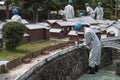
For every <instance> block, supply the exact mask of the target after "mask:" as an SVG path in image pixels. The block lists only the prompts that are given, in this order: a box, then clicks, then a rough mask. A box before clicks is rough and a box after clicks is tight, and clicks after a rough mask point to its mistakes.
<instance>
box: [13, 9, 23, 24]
mask: <svg viewBox="0 0 120 80" xmlns="http://www.w3.org/2000/svg"><path fill="white" fill-rule="evenodd" d="M12 13H13V14H14V15H13V16H12V17H11V21H17V22H21V20H22V18H21V16H20V15H18V13H19V11H18V9H16V8H14V9H13V10H12Z"/></svg>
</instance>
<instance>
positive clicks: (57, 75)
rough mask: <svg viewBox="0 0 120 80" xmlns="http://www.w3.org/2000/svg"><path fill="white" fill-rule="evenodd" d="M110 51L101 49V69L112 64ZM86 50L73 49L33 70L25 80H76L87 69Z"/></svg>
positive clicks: (87, 52) (109, 49)
mask: <svg viewBox="0 0 120 80" xmlns="http://www.w3.org/2000/svg"><path fill="white" fill-rule="evenodd" d="M111 53H112V49H111V48H103V49H102V55H101V67H105V66H107V65H109V64H112V56H111V55H112V54H111ZM88 54H89V51H88V50H86V49H81V48H80V49H77V48H76V49H73V50H72V51H68V52H66V53H65V54H63V55H60V56H58V57H56V58H54V59H52V60H50V61H48V62H47V63H45V64H44V65H42V66H40V67H38V68H37V69H35V71H33V72H32V74H31V75H30V76H29V77H27V78H26V79H25V80H76V78H77V77H78V76H80V75H81V74H83V73H84V72H85V71H86V70H87V69H88Z"/></svg>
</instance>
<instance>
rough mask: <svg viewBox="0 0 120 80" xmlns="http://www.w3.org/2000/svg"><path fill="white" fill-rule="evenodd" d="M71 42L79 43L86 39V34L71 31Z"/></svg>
mask: <svg viewBox="0 0 120 80" xmlns="http://www.w3.org/2000/svg"><path fill="white" fill-rule="evenodd" d="M68 35H69V40H71V41H79V40H80V39H83V38H84V32H77V31H75V30H71V31H70V32H69V33H68Z"/></svg>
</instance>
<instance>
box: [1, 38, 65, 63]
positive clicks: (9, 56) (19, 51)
mask: <svg viewBox="0 0 120 80" xmlns="http://www.w3.org/2000/svg"><path fill="white" fill-rule="evenodd" d="M63 42H65V41H62V40H50V41H40V42H37V43H31V44H24V45H21V46H19V47H17V48H16V50H14V51H7V50H6V49H3V50H0V60H8V61H9V60H13V59H15V58H18V57H21V56H24V55H25V54H27V53H30V52H34V51H37V50H40V49H43V48H45V47H47V46H50V45H53V44H54V43H63Z"/></svg>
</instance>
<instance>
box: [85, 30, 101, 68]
mask: <svg viewBox="0 0 120 80" xmlns="http://www.w3.org/2000/svg"><path fill="white" fill-rule="evenodd" d="M84 36H85V43H84V44H85V45H87V46H88V47H89V48H90V53H89V66H90V67H95V65H99V64H100V56H101V43H100V41H99V39H98V37H97V35H96V34H95V32H94V31H93V30H92V29H91V28H85V34H84Z"/></svg>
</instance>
